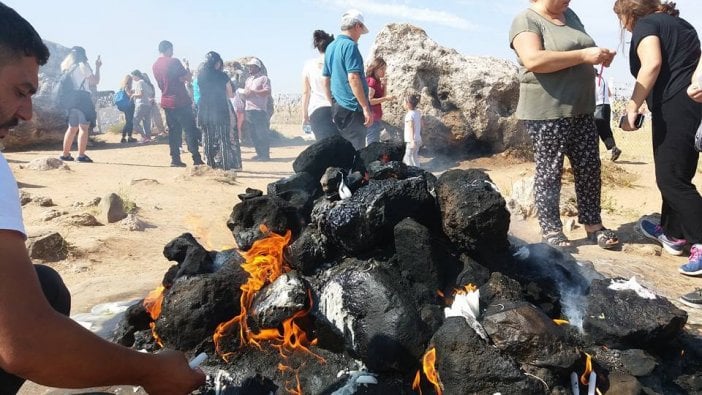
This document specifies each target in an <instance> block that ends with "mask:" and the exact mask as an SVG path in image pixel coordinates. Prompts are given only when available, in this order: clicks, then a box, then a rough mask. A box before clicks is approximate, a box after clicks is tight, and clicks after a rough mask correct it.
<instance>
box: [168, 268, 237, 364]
mask: <svg viewBox="0 0 702 395" xmlns="http://www.w3.org/2000/svg"><path fill="white" fill-rule="evenodd" d="M247 280H248V274H247V273H246V272H245V271H244V270H243V269H242V268H241V267H240V266H238V265H237V266H234V265H227V266H226V267H223V268H222V269H221V270H219V271H218V272H216V273H213V274H204V275H200V276H197V277H189V278H181V279H179V280H178V281H176V282H175V283H174V284H173V286H172V287H171V288H170V289H169V290H168V291H167V292H166V294H165V296H164V298H163V304H162V307H161V315H160V316H159V318H158V319H157V320H156V332H157V333H158V335H159V336H160V337H161V339H162V340H163V342H164V344H165V345H166V346H167V347H170V348H174V349H176V350H183V351H185V350H190V349H192V348H193V347H195V346H196V345H198V344H199V343H200V342H202V341H203V340H205V339H207V338H208V337H211V336H212V335H213V334H214V330H215V329H216V328H217V325H219V324H221V323H223V322H226V321H229V320H230V319H232V318H234V317H235V316H236V315H238V314H239V312H240V305H239V299H240V298H241V289H240V287H241V285H242V284H244V283H245V282H246V281H247Z"/></svg>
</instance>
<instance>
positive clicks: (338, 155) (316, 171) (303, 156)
mask: <svg viewBox="0 0 702 395" xmlns="http://www.w3.org/2000/svg"><path fill="white" fill-rule="evenodd" d="M355 156H356V150H355V149H354V148H353V145H351V143H350V142H349V141H348V140H346V139H345V138H343V137H341V136H332V137H329V138H326V139H322V140H320V141H317V142H316V143H314V144H312V145H310V146H309V147H307V148H305V150H304V151H302V152H301V153H300V155H298V157H297V158H296V159H295V161H294V162H293V170H295V173H302V172H306V173H309V174H310V175H311V176H312V177H313V178H314V179H316V180H319V179H320V178H321V177H322V174H324V171H325V170H326V169H327V168H328V167H340V168H342V169H351V168H352V167H353V162H354V157H355Z"/></svg>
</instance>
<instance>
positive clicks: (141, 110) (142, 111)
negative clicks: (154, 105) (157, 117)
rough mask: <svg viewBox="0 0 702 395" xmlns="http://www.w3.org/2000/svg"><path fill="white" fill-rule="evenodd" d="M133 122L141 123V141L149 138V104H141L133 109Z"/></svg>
mask: <svg viewBox="0 0 702 395" xmlns="http://www.w3.org/2000/svg"><path fill="white" fill-rule="evenodd" d="M134 124H135V125H142V130H143V133H142V137H143V141H148V140H150V139H151V106H150V105H148V104H142V105H140V106H139V107H137V108H136V110H135V111H134Z"/></svg>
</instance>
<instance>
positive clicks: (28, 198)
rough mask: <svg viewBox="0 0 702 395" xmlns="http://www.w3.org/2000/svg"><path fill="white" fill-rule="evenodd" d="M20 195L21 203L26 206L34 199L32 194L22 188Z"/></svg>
mask: <svg viewBox="0 0 702 395" xmlns="http://www.w3.org/2000/svg"><path fill="white" fill-rule="evenodd" d="M19 197H20V204H21V205H22V206H24V205H26V204H27V203H29V202H31V201H32V195H31V194H30V193H29V192H25V191H22V190H20V193H19Z"/></svg>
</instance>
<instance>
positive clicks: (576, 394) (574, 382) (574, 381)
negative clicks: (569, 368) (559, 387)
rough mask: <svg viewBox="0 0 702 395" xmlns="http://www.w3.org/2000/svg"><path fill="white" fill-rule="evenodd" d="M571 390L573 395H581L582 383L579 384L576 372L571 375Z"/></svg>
mask: <svg viewBox="0 0 702 395" xmlns="http://www.w3.org/2000/svg"><path fill="white" fill-rule="evenodd" d="M570 390H571V392H573V395H580V383H578V374H577V373H575V372H573V373H571V374H570Z"/></svg>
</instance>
